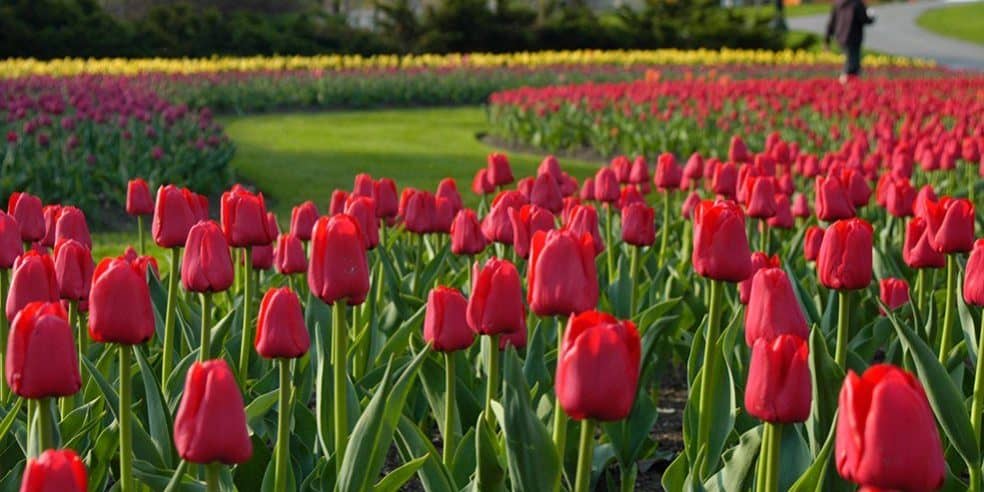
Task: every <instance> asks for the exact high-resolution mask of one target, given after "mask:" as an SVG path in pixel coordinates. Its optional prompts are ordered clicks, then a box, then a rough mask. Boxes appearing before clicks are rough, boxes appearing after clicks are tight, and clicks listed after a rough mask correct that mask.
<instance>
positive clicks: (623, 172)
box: [608, 155, 632, 184]
mask: <svg viewBox="0 0 984 492" xmlns="http://www.w3.org/2000/svg"><path fill="white" fill-rule="evenodd" d="M608 167H609V168H610V169H611V170H612V172H614V173H615V179H617V180H618V182H619V183H621V184H629V175H630V174H632V163H631V162H629V158H628V157H626V156H624V155H618V156H615V158H614V159H612V161H611V162H610V163H609V164H608Z"/></svg>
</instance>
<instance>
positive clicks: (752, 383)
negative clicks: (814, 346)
mask: <svg viewBox="0 0 984 492" xmlns="http://www.w3.org/2000/svg"><path fill="white" fill-rule="evenodd" d="M809 356H810V346H809V345H807V343H806V342H805V341H804V340H803V339H802V338H799V337H797V336H795V335H788V334H783V335H779V336H778V337H776V338H775V339H774V340H769V339H767V338H759V339H757V340H755V342H754V344H753V345H752V359H751V362H750V363H749V365H748V383H747V384H746V385H745V410H747V411H748V413H749V415H752V416H753V417H755V418H758V419H759V420H763V421H766V422H773V423H783V424H791V423H796V422H805V421H806V419H807V418H808V417H809V416H810V403H811V402H812V400H813V394H812V391H813V383H812V382H811V379H810V362H809Z"/></svg>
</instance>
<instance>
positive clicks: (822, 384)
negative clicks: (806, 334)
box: [806, 325, 844, 453]
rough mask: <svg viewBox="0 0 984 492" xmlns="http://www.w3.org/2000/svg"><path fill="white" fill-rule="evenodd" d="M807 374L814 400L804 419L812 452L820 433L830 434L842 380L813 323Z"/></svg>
mask: <svg viewBox="0 0 984 492" xmlns="http://www.w3.org/2000/svg"><path fill="white" fill-rule="evenodd" d="M810 374H811V375H812V377H813V379H812V381H811V383H812V386H813V388H812V391H813V402H812V403H811V405H812V407H813V408H812V410H811V412H810V418H809V420H808V421H807V422H806V426H807V433H808V435H809V437H810V442H811V448H812V449H813V452H814V453H817V452H819V448H820V446H821V444H820V442H821V439H823V436H826V435H827V434H829V430H830V429H831V428H832V426H833V422H834V414H835V413H836V412H837V399H838V395H839V393H840V387H841V384H842V382H843V381H844V371H842V370H841V368H840V366H838V365H837V363H836V362H835V361H834V358H833V357H831V356H830V352H828V351H827V344H826V342H825V341H824V338H823V333H821V332H820V329H819V328H818V327H817V326H815V325H814V327H813V329H812V330H810Z"/></svg>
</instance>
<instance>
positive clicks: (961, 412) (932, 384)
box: [882, 305, 980, 466]
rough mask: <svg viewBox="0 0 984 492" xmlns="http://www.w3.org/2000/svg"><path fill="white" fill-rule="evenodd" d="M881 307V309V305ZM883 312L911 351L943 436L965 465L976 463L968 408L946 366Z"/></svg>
mask: <svg viewBox="0 0 984 492" xmlns="http://www.w3.org/2000/svg"><path fill="white" fill-rule="evenodd" d="M882 309H885V306H884V305H882ZM886 312H888V314H887V315H888V318H889V320H891V322H892V325H893V326H894V327H895V331H896V332H897V333H898V335H899V340H900V341H901V342H902V344H903V345H904V346H905V347H906V349H908V351H909V353H910V354H911V355H912V360H913V363H914V364H915V369H916V374H917V375H918V376H919V380H920V381H922V383H923V386H924V388H925V390H926V396H927V397H928V398H929V404H930V406H931V407H933V413H935V414H936V418H937V420H939V423H940V427H942V428H943V432H944V433H945V434H946V437H947V438H948V439H949V440H950V443H951V444H952V445H953V447H954V449H956V450H957V453H959V454H960V456H961V457H962V458H963V459H964V461H965V462H966V463H967V466H980V452H979V450H978V448H977V439H975V438H974V431H973V429H972V428H971V426H970V418H969V417H968V414H969V412H968V410H967V406H966V405H965V404H964V398H963V395H962V394H961V393H960V390H959V389H957V387H956V385H954V384H953V380H952V379H950V376H949V375H948V374H947V372H946V369H944V368H943V365H942V364H940V362H939V360H938V359H937V357H936V354H934V353H933V350H932V349H930V348H929V346H928V345H926V342H924V341H923V340H922V339H921V338H919V337H918V336H916V334H915V333H913V332H912V330H910V329H909V328H907V327H905V326H903V325H901V324H900V323H899V322H898V320H896V319H895V315H894V314H892V313H891V312H890V311H888V310H887V309H886Z"/></svg>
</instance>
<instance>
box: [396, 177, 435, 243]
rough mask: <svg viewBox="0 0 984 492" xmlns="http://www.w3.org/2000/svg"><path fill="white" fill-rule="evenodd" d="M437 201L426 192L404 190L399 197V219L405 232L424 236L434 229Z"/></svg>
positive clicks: (411, 189) (412, 189)
mask: <svg viewBox="0 0 984 492" xmlns="http://www.w3.org/2000/svg"><path fill="white" fill-rule="evenodd" d="M436 214H437V200H435V199H434V195H432V194H430V192H428V191H424V190H418V189H414V188H404V190H403V194H402V195H401V196H400V217H402V218H403V227H405V228H406V230H408V231H410V232H413V233H417V234H426V233H428V232H431V231H432V230H433V229H434V218H435V215H436Z"/></svg>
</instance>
